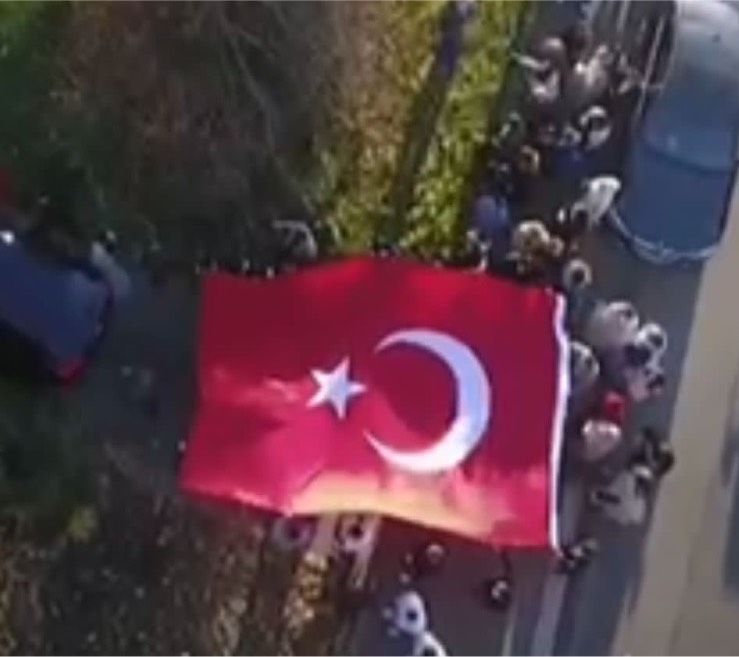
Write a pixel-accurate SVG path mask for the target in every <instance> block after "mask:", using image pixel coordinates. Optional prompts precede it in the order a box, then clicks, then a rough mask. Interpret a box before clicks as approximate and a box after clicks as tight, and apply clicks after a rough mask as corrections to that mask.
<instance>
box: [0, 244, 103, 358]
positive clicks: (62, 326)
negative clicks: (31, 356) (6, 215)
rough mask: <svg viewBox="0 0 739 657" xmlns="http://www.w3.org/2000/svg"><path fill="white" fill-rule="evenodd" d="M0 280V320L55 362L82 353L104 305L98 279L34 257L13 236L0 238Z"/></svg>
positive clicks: (101, 287)
mask: <svg viewBox="0 0 739 657" xmlns="http://www.w3.org/2000/svg"><path fill="white" fill-rule="evenodd" d="M0 280H2V281H3V284H2V285H0V321H2V322H4V323H6V324H7V325H9V326H11V327H12V328H13V329H15V330H16V331H17V332H19V333H21V334H22V335H24V336H25V337H26V338H29V339H30V340H32V341H33V342H34V343H35V344H37V345H38V346H40V347H42V348H43V349H44V350H45V352H46V353H47V355H48V356H50V357H52V358H53V359H56V360H57V361H59V362H66V361H68V360H71V359H77V358H80V357H81V356H83V355H84V352H85V350H86V348H87V346H88V345H89V343H90V341H91V340H92V338H93V336H94V332H95V330H96V319H97V317H96V315H97V313H99V311H100V310H101V308H102V304H104V303H105V299H106V295H107V290H106V288H105V285H104V284H103V283H101V282H98V281H94V280H92V279H90V278H89V277H87V276H86V275H85V274H84V273H82V272H81V271H78V270H76V269H73V268H63V267H59V266H55V265H53V264H52V263H50V262H45V261H42V260H40V259H38V258H36V257H35V256H33V255H31V254H30V253H29V252H28V250H27V249H26V248H25V247H24V246H23V244H22V243H20V242H19V241H17V240H0Z"/></svg>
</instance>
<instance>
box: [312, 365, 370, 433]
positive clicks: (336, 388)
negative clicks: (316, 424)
mask: <svg viewBox="0 0 739 657" xmlns="http://www.w3.org/2000/svg"><path fill="white" fill-rule="evenodd" d="M311 376H312V377H313V380H314V381H315V382H316V385H317V386H318V390H316V392H315V394H314V395H313V397H311V398H310V400H309V401H308V408H315V407H316V406H320V405H321V404H326V403H328V404H331V405H332V406H333V407H334V410H335V411H336V415H337V416H338V417H339V419H342V420H343V419H344V417H346V406H347V404H348V402H349V400H350V399H351V398H352V397H356V396H357V395H361V394H362V393H363V392H365V391H366V390H367V388H366V386H364V385H362V384H361V383H359V382H357V381H352V380H351V379H350V378H349V358H344V359H343V360H342V361H341V362H340V363H339V364H338V365H337V366H336V367H335V368H334V369H333V370H332V371H330V372H324V371H323V370H311Z"/></svg>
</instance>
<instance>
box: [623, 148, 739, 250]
mask: <svg viewBox="0 0 739 657" xmlns="http://www.w3.org/2000/svg"><path fill="white" fill-rule="evenodd" d="M733 182H734V171H733V169H727V170H724V171H718V170H715V171H711V170H708V169H701V168H698V167H695V166H690V165H689V164H682V163H681V162H679V161H677V160H673V159H671V158H670V157H669V156H665V155H663V154H661V153H659V152H658V151H656V150H654V149H653V148H651V147H650V146H649V145H647V144H645V143H644V142H639V143H637V144H635V145H634V151H633V155H632V162H631V169H630V170H629V178H628V181H627V183H626V190H625V192H624V196H623V199H622V201H621V204H620V215H621V220H622V221H623V222H624V224H625V225H626V227H627V229H628V230H629V232H631V233H632V234H634V235H635V236H636V237H638V238H639V239H641V240H644V241H646V242H649V243H650V244H654V245H657V246H660V247H665V248H668V249H670V250H672V251H675V252H678V253H683V254H690V253H693V252H698V251H702V250H703V249H707V248H709V247H711V246H712V245H715V244H717V243H718V242H719V240H720V238H721V233H722V232H723V226H724V217H725V214H726V210H727V205H728V200H729V196H730V194H731V189H732V186H733Z"/></svg>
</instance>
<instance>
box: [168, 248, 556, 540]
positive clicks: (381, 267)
mask: <svg viewBox="0 0 739 657" xmlns="http://www.w3.org/2000/svg"><path fill="white" fill-rule="evenodd" d="M562 310H563V309H562V307H561V302H560V301H559V299H558V298H557V297H556V296H555V295H554V294H553V293H550V292H547V291H544V290H540V289H534V288H522V287H519V286H516V285H514V284H511V283H508V282H506V281H502V280H496V279H493V278H490V277H488V276H485V275H482V274H477V273H472V272H453V271H448V270H441V269H435V268H431V267H427V266H422V265H419V264H415V263H411V262H406V261H400V260H374V259H369V258H367V259H353V260H347V261H344V262H341V263H336V264H329V265H324V266H321V267H316V268H314V269H310V270H304V271H303V272H300V273H297V274H291V275H287V276H283V277H280V278H278V279H275V280H272V281H263V280H253V279H248V278H242V277H237V276H231V275H227V274H213V275H211V276H209V277H208V278H207V279H206V280H205V282H204V285H203V290H202V307H201V319H200V322H201V324H200V345H199V372H198V376H199V386H200V401H199V409H198V412H197V415H196V418H195V420H194V422H193V425H192V430H191V436H190V440H189V443H188V446H187V452H186V454H185V458H184V463H183V467H182V471H181V479H180V481H181V486H182V488H183V489H184V490H185V491H188V492H191V493H198V494H205V495H210V496H216V497H221V498H226V499H230V500H237V501H241V502H243V503H246V504H250V505H256V506H259V507H265V508H268V509H272V510H276V511H278V512H282V513H286V514H298V513H306V514H314V513H325V512H343V511H357V512H370V513H379V514H384V515H388V516H394V517H398V518H403V519H406V520H409V521H412V522H415V523H419V524H422V525H426V526H430V527H436V528H440V529H444V530H447V531H451V532H454V533H458V534H461V535H463V536H467V537H471V538H475V539H478V540H482V541H485V542H489V543H491V544H495V545H507V546H544V545H549V544H550V543H551V541H552V540H553V538H554V534H555V528H554V527H553V525H552V524H551V523H552V522H553V519H554V517H555V514H554V513H553V508H554V506H553V505H554V504H555V500H554V499H553V498H554V494H553V491H555V490H556V486H555V485H554V484H555V481H554V479H555V477H556V474H557V473H556V472H554V470H556V468H557V455H556V453H553V450H555V449H556V450H558V447H559V445H558V444H559V440H560V431H561V428H562V427H561V425H562V421H563V417H562V412H563V407H564V404H565V401H566V395H567V390H566V388H567V385H566V384H567V381H566V371H567V368H566V363H567V354H566V353H564V351H563V350H565V349H566V346H565V340H564V339H563V335H562V332H561V329H560V326H561V316H562ZM408 328H425V329H431V330H434V331H441V332H444V333H445V334H448V335H450V336H453V337H454V338H456V339H457V340H459V341H461V342H462V343H464V344H466V345H467V346H468V347H470V348H471V349H472V351H473V352H474V354H475V355H476V356H477V359H478V361H479V362H481V363H482V365H483V368H484V371H485V374H486V375H487V378H488V380H489V383H490V398H491V399H490V403H491V412H490V419H489V422H488V424H487V428H486V430H485V431H484V434H483V439H482V441H481V442H480V443H479V444H478V445H477V446H476V448H475V449H474V451H472V452H471V454H470V455H469V456H468V457H467V459H466V460H465V461H464V462H463V463H462V464H461V465H459V466H458V467H456V468H454V469H453V470H451V471H448V472H445V473H443V474H437V475H416V474H409V473H407V472H405V471H400V470H398V469H397V468H395V467H393V466H391V465H389V464H388V463H387V462H386V461H384V460H383V459H382V458H380V456H379V455H378V453H377V452H376V451H375V450H374V448H373V447H372V446H371V445H370V444H369V442H368V440H367V439H366V437H365V431H371V432H372V433H373V434H374V435H376V436H381V437H382V440H383V442H384V443H386V444H388V445H390V446H392V447H394V448H395V449H400V450H418V449H422V448H424V447H428V446H429V445H431V444H433V443H434V442H435V441H436V440H437V439H438V437H439V436H441V435H442V434H444V432H445V431H446V430H447V429H448V426H449V423H450V421H451V419H452V417H453V415H454V414H455V399H456V387H455V384H454V377H453V376H452V375H451V374H450V371H449V369H448V368H447V366H446V365H445V364H444V363H443V362H442V361H440V360H439V359H437V358H436V357H435V356H434V355H432V354H430V353H429V352H427V351H425V350H424V349H419V348H418V346H415V345H414V346H409V345H396V346H393V347H391V348H389V349H386V350H382V351H381V352H379V353H378V352H376V351H375V350H376V348H377V345H378V344H379V343H380V342H381V341H382V340H383V338H385V337H386V336H388V335H389V334H391V333H393V332H395V331H398V330H400V329H408ZM346 357H349V359H350V376H351V379H352V380H353V381H358V382H361V383H362V384H364V385H365V386H366V392H365V393H363V394H360V395H358V396H356V397H353V398H351V399H350V400H349V402H348V405H347V409H348V410H347V413H346V416H345V418H344V419H338V417H337V414H336V413H335V412H334V409H333V408H332V407H330V406H329V405H325V404H324V405H320V406H317V407H313V408H309V407H307V402H308V400H309V399H310V398H311V397H312V396H313V395H314V393H315V392H316V390H317V385H316V383H315V381H314V379H313V378H312V376H311V374H310V373H311V370H313V369H321V370H330V369H332V368H334V367H335V366H336V365H338V363H339V362H341V360H342V359H344V358H346Z"/></svg>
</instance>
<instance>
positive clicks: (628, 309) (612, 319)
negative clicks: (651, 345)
mask: <svg viewBox="0 0 739 657" xmlns="http://www.w3.org/2000/svg"><path fill="white" fill-rule="evenodd" d="M638 330H639V315H638V314H637V312H636V308H634V305H633V304H632V303H631V302H630V301H624V300H619V301H611V302H610V303H601V304H599V305H597V306H596V308H595V310H593V312H592V314H591V316H590V318H589V319H588V321H587V322H586V326H585V341H586V342H587V343H588V344H589V345H590V346H591V347H592V348H593V349H594V350H595V351H596V352H606V351H608V350H611V349H618V350H621V349H623V348H624V347H625V346H626V345H627V344H628V343H630V342H632V341H633V340H634V338H635V336H636V333H637V331H638Z"/></svg>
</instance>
